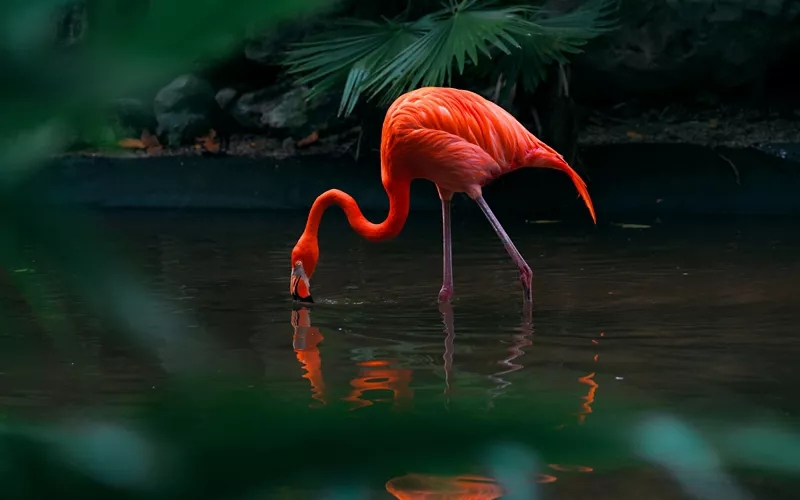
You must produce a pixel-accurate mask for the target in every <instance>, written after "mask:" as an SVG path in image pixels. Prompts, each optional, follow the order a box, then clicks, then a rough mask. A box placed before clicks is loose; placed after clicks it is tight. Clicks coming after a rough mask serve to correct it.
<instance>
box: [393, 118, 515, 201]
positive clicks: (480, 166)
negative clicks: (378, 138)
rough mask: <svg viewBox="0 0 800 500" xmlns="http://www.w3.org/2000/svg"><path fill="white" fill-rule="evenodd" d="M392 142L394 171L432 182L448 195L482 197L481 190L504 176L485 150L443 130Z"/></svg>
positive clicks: (425, 131) (417, 133) (400, 137)
mask: <svg viewBox="0 0 800 500" xmlns="http://www.w3.org/2000/svg"><path fill="white" fill-rule="evenodd" d="M390 142H391V144H390V148H391V152H390V157H391V158H392V160H391V169H392V170H394V169H395V168H397V169H401V170H402V172H403V173H404V174H405V175H408V176H410V177H411V178H423V179H428V180H430V181H432V182H434V183H435V184H436V185H437V186H438V187H439V189H441V190H444V191H450V192H464V193H467V194H468V195H470V196H474V195H480V187H481V186H483V185H485V184H486V183H487V182H489V181H490V180H492V179H494V178H496V177H498V176H500V175H501V174H502V173H503V169H502V168H501V167H500V165H498V163H497V161H495V159H494V158H492V156H491V155H489V154H488V153H487V152H486V151H485V150H484V149H483V148H481V147H480V146H478V145H476V144H473V143H471V142H469V141H467V140H465V139H463V138H462V137H459V136H457V135H455V134H452V133H450V132H445V131H443V130H436V129H428V128H421V129H414V130H408V131H405V132H401V133H396V134H394V137H393V140H392V141H390Z"/></svg>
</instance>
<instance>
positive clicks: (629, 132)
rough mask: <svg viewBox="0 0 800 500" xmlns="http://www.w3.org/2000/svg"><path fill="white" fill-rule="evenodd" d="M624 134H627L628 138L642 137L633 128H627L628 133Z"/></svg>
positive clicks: (636, 138) (640, 138)
mask: <svg viewBox="0 0 800 500" xmlns="http://www.w3.org/2000/svg"><path fill="white" fill-rule="evenodd" d="M626 135H627V136H628V138H629V139H635V140H637V141H641V140H642V139H644V136H643V135H642V134H640V133H639V132H636V131H635V130H628V133H627V134H626Z"/></svg>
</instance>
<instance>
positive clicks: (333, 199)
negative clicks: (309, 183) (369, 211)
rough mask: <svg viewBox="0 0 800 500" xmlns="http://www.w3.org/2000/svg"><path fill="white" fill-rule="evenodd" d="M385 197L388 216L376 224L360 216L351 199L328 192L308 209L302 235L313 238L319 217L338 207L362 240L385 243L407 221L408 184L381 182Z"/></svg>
mask: <svg viewBox="0 0 800 500" xmlns="http://www.w3.org/2000/svg"><path fill="white" fill-rule="evenodd" d="M384 187H385V188H386V194H387V195H389V215H388V216H387V217H386V220H384V221H383V222H381V223H379V224H375V223H372V222H370V221H368V220H367V218H366V217H364V214H362V213H361V209H360V208H359V207H358V203H356V200H354V199H353V197H352V196H350V195H349V194H347V193H345V192H344V191H340V190H338V189H331V190H329V191H326V192H324V193H323V194H321V195H320V196H319V197H318V198H317V199H316V200H315V201H314V204H313V205H312V206H311V212H310V213H309V214H308V221H307V222H306V228H305V231H304V236H310V237H312V238H313V239H314V240H316V239H317V233H318V231H319V225H320V222H321V221H322V214H323V213H324V212H325V210H327V209H328V207H330V206H331V205H338V206H339V207H340V208H341V209H342V210H343V211H344V213H345V215H346V216H347V221H348V222H349V223H350V226H351V227H352V228H353V229H354V230H355V232H356V233H358V234H359V235H360V236H361V237H362V238H364V239H366V240H368V241H385V240H389V239H392V238H394V237H395V236H397V235H398V234H399V233H400V231H401V230H402V229H403V226H404V225H405V223H406V219H407V218H408V210H409V205H410V198H411V191H410V188H411V185H410V182H408V181H391V182H387V183H384Z"/></svg>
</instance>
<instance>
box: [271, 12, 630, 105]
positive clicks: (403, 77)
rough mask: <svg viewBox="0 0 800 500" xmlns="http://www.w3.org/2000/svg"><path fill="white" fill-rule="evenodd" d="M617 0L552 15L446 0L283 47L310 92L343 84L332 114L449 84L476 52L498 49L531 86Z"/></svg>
mask: <svg viewBox="0 0 800 500" xmlns="http://www.w3.org/2000/svg"><path fill="white" fill-rule="evenodd" d="M616 3H617V0H596V1H595V2H593V3H591V4H588V5H585V6H583V7H581V8H578V9H577V10H575V11H572V12H569V13H566V14H558V15H555V14H553V13H551V12H549V11H547V10H545V9H542V8H538V7H532V6H528V5H517V6H510V7H502V6H500V7H498V6H492V2H490V1H484V0H450V1H449V4H448V5H447V6H446V7H445V8H443V9H442V10H440V11H437V12H434V13H431V14H429V15H427V16H424V17H422V18H420V19H418V20H416V21H399V20H397V19H394V20H387V21H385V22H382V23H380V22H373V21H363V20H348V21H341V22H338V23H336V24H335V25H334V27H333V28H332V29H331V30H329V31H327V32H325V33H322V34H321V35H320V37H319V38H318V39H317V40H314V41H310V42H304V43H298V44H295V45H293V46H292V48H291V49H290V50H289V52H288V54H287V59H286V64H287V65H288V67H289V72H290V73H292V74H296V75H300V76H299V78H298V82H299V83H303V84H310V85H312V92H314V93H316V92H320V91H323V90H325V91H327V90H329V89H332V88H336V87H339V88H342V99H341V103H340V107H339V114H340V115H341V114H345V115H347V114H350V113H351V112H352V111H353V109H354V108H355V105H356V103H357V102H358V100H359V98H360V97H361V96H362V95H364V94H367V95H368V97H369V98H375V97H380V98H381V99H380V100H381V104H387V103H388V102H391V101H392V100H394V99H395V98H397V97H398V96H399V95H401V94H403V93H404V92H407V91H409V90H412V89H414V88H417V87H419V86H441V85H445V84H450V83H451V81H452V77H453V72H454V71H455V70H457V71H458V73H459V74H463V72H464V70H465V69H466V67H467V66H469V65H472V66H477V65H479V64H480V61H481V58H482V57H483V58H488V59H491V58H492V56H493V54H496V53H498V52H499V53H500V56H501V57H500V60H499V61H498V66H497V69H498V70H499V71H501V72H502V73H503V74H504V75H506V77H507V78H508V79H511V78H513V79H514V81H516V80H517V79H518V78H519V76H520V75H522V78H523V82H524V85H525V88H527V89H529V90H532V89H533V88H535V87H536V85H538V83H539V82H540V81H541V80H542V79H543V78H544V74H545V71H546V68H547V66H548V65H549V64H551V63H553V62H561V63H563V62H566V61H567V58H568V56H569V55H571V54H575V53H578V52H580V50H581V49H580V48H581V47H582V46H583V45H584V44H585V43H586V42H588V41H589V40H590V39H591V38H594V37H596V36H598V35H600V34H602V33H604V32H606V31H608V30H609V29H610V28H611V27H612V26H611V24H610V22H609V21H608V20H607V19H606V18H607V16H608V15H609V14H610V13H611V10H612V7H613V6H615V5H616Z"/></svg>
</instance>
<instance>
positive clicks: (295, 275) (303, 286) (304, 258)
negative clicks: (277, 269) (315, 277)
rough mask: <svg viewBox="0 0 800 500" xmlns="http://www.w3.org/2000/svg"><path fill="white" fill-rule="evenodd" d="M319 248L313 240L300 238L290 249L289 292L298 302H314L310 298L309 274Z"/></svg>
mask: <svg viewBox="0 0 800 500" xmlns="http://www.w3.org/2000/svg"><path fill="white" fill-rule="evenodd" d="M318 256H319V250H318V247H317V245H316V244H315V243H314V242H310V241H306V240H305V239H304V238H300V241H298V242H297V245H295V247H294V250H292V274H291V278H290V280H289V293H291V294H292V298H293V299H294V300H296V301H298V302H314V300H313V299H312V298H311V282H310V280H311V275H312V274H313V273H314V268H315V267H316V266H317V258H318Z"/></svg>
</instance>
